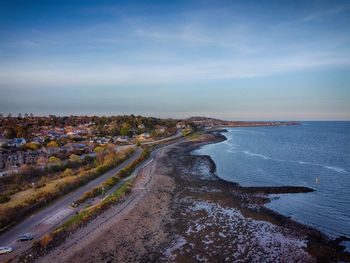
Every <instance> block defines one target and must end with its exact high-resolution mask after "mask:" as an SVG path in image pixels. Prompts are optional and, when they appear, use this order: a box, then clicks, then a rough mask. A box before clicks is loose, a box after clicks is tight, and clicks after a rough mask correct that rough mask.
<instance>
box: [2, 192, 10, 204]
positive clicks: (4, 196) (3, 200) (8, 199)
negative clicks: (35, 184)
mask: <svg viewBox="0 0 350 263" xmlns="http://www.w3.org/2000/svg"><path fill="white" fill-rule="evenodd" d="M10 199H11V198H10V197H9V196H8V195H4V194H1V195H0V203H6V202H8V201H10Z"/></svg>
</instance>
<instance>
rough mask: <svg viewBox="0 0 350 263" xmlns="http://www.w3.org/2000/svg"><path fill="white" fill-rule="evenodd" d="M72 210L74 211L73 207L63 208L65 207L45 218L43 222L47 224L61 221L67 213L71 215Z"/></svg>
mask: <svg viewBox="0 0 350 263" xmlns="http://www.w3.org/2000/svg"><path fill="white" fill-rule="evenodd" d="M71 212H73V210H72V209H69V208H63V209H61V210H59V211H58V212H56V213H55V214H53V215H50V216H47V217H46V218H44V220H43V221H42V223H43V224H47V225H54V224H56V223H58V222H59V221H61V220H62V219H63V218H65V217H66V216H67V215H69V214H70V213H71Z"/></svg>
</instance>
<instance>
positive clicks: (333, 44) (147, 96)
mask: <svg viewBox="0 0 350 263" xmlns="http://www.w3.org/2000/svg"><path fill="white" fill-rule="evenodd" d="M0 94H1V96H0V113H3V114H7V113H9V112H11V113H12V114H17V113H19V112H21V113H25V112H28V113H30V112H32V113H34V114H40V115H44V114H51V113H53V114H59V115H70V114H98V115H104V114H105V115H112V114H124V113H125V114H131V113H133V114H142V115H152V116H159V117H187V116H193V115H201V116H202V115H206V116H212V117H219V118H225V119H239V120H262V119H265V120H270V119H278V120H280V119H294V120H344V119H347V120H350V2H349V1H241V2H240V1H172V2H171V1H86V0H84V1H39V0H37V1H29V0H27V1H16V0H11V1H0Z"/></svg>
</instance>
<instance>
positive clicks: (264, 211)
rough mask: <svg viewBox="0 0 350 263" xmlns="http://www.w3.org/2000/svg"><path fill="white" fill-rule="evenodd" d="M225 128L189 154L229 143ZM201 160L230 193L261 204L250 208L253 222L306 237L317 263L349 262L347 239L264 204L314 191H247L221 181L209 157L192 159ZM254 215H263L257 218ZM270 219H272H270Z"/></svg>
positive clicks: (271, 188) (285, 188) (278, 188)
mask: <svg viewBox="0 0 350 263" xmlns="http://www.w3.org/2000/svg"><path fill="white" fill-rule="evenodd" d="M225 128H226V127H220V128H218V129H213V130H211V131H209V133H211V134H213V135H214V136H215V137H216V138H215V139H213V140H209V141H204V142H203V143H200V144H198V145H196V146H195V147H193V148H192V149H190V151H189V153H190V154H191V153H192V152H193V151H194V150H197V149H199V148H200V147H202V146H204V145H207V144H211V143H218V142H222V141H225V140H226V137H225V136H224V135H223V134H222V133H224V132H227V130H225ZM193 156H198V157H205V158H208V161H209V163H210V164H211V168H210V170H211V172H212V173H213V175H214V176H215V177H216V178H217V179H218V180H219V181H222V182H224V183H226V184H228V185H231V189H232V190H233V191H237V192H241V193H244V194H247V195H250V196H252V197H253V198H257V200H258V202H256V201H257V200H255V202H256V203H257V204H258V206H259V207H258V208H257V207H253V209H252V208H249V209H250V210H251V211H250V212H252V211H254V210H255V211H254V212H253V214H250V213H248V214H250V215H251V216H252V215H253V216H252V217H253V218H254V217H255V216H256V218H261V217H262V218H264V219H263V220H267V221H268V222H272V223H273V224H275V225H278V226H283V227H286V228H288V229H289V230H290V231H291V232H295V233H297V234H304V235H305V240H306V241H307V247H306V250H307V251H308V252H309V253H310V255H312V256H313V257H314V259H316V260H317V262H319V261H322V262H329V261H334V260H343V261H344V262H350V253H349V252H345V247H344V246H342V245H341V244H340V243H341V242H342V241H349V238H348V237H345V236H339V237H337V238H335V239H331V238H330V237H329V236H327V235H326V234H325V233H323V232H322V231H320V230H317V229H315V228H313V227H311V226H308V225H306V224H303V223H300V222H297V221H295V220H293V219H291V218H290V217H288V216H284V215H282V214H280V213H278V212H277V211H274V210H272V209H270V208H267V207H266V206H264V204H266V203H269V202H270V201H271V198H270V197H269V195H270V194H287V193H308V192H313V191H315V190H314V189H311V188H308V187H298V186H267V187H256V186H251V187H244V186H241V185H240V184H239V183H237V182H231V181H227V180H225V179H222V178H220V177H219V176H218V175H217V174H216V164H215V161H214V160H213V159H212V158H211V157H210V156H208V155H197V154H195V155H193ZM255 212H257V213H260V215H258V214H255ZM268 218H269V219H268Z"/></svg>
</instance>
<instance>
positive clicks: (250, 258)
mask: <svg viewBox="0 0 350 263" xmlns="http://www.w3.org/2000/svg"><path fill="white" fill-rule="evenodd" d="M222 140H225V137H224V136H223V135H222V134H221V132H219V131H213V132H210V133H205V134H201V135H198V136H196V137H193V138H191V139H189V140H182V141H180V142H178V143H175V144H173V145H170V146H167V147H165V148H163V149H162V150H160V153H159V154H157V155H156V157H155V159H154V161H153V163H152V164H151V165H149V166H147V167H146V168H145V169H143V170H142V172H141V174H140V175H139V176H138V178H137V180H136V183H135V187H134V188H133V190H132V193H131V195H130V196H129V197H127V199H126V200H124V202H123V203H122V204H118V205H116V206H115V207H113V208H111V209H110V210H108V211H107V212H106V213H105V214H102V215H101V218H100V219H96V220H106V218H108V221H107V223H105V224H104V225H102V226H101V227H99V228H97V229H96V230H91V229H94V225H95V224H96V220H95V222H91V223H90V224H89V225H87V226H86V227H85V228H83V229H81V230H80V231H78V232H77V233H75V234H74V235H72V236H71V237H70V238H69V239H68V240H67V241H66V242H65V244H62V245H61V246H59V247H57V248H56V249H54V250H52V251H49V252H48V253H47V255H46V256H45V257H43V258H41V259H39V262H336V261H344V262H346V261H350V256H349V254H347V253H345V252H343V249H344V248H343V247H341V246H340V245H338V243H339V242H340V241H341V239H338V240H333V241H332V240H329V239H328V238H327V237H326V236H325V235H323V234H322V233H321V232H319V231H317V230H314V229H312V228H309V227H307V226H305V225H302V224H299V223H297V222H294V221H293V220H291V219H290V218H288V217H284V216H282V215H279V214H278V213H275V212H274V211H272V210H269V209H267V208H266V207H265V206H264V204H266V203H267V202H269V197H268V194H270V193H297V192H308V191H313V190H312V189H309V188H303V187H241V186H240V185H238V184H237V183H231V182H226V181H224V180H221V179H220V178H218V177H217V176H216V174H215V171H216V167H215V163H214V162H213V160H212V159H211V158H210V157H209V156H196V155H192V154H191V152H192V151H193V150H194V149H196V148H198V147H200V146H202V145H204V144H208V143H216V142H219V141H222ZM121 206H123V207H121ZM118 209H119V210H120V211H121V212H120V213H117V212H118ZM111 215H113V216H111ZM76 240H78V241H79V242H77V241H76ZM63 249H64V253H62V251H63Z"/></svg>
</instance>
